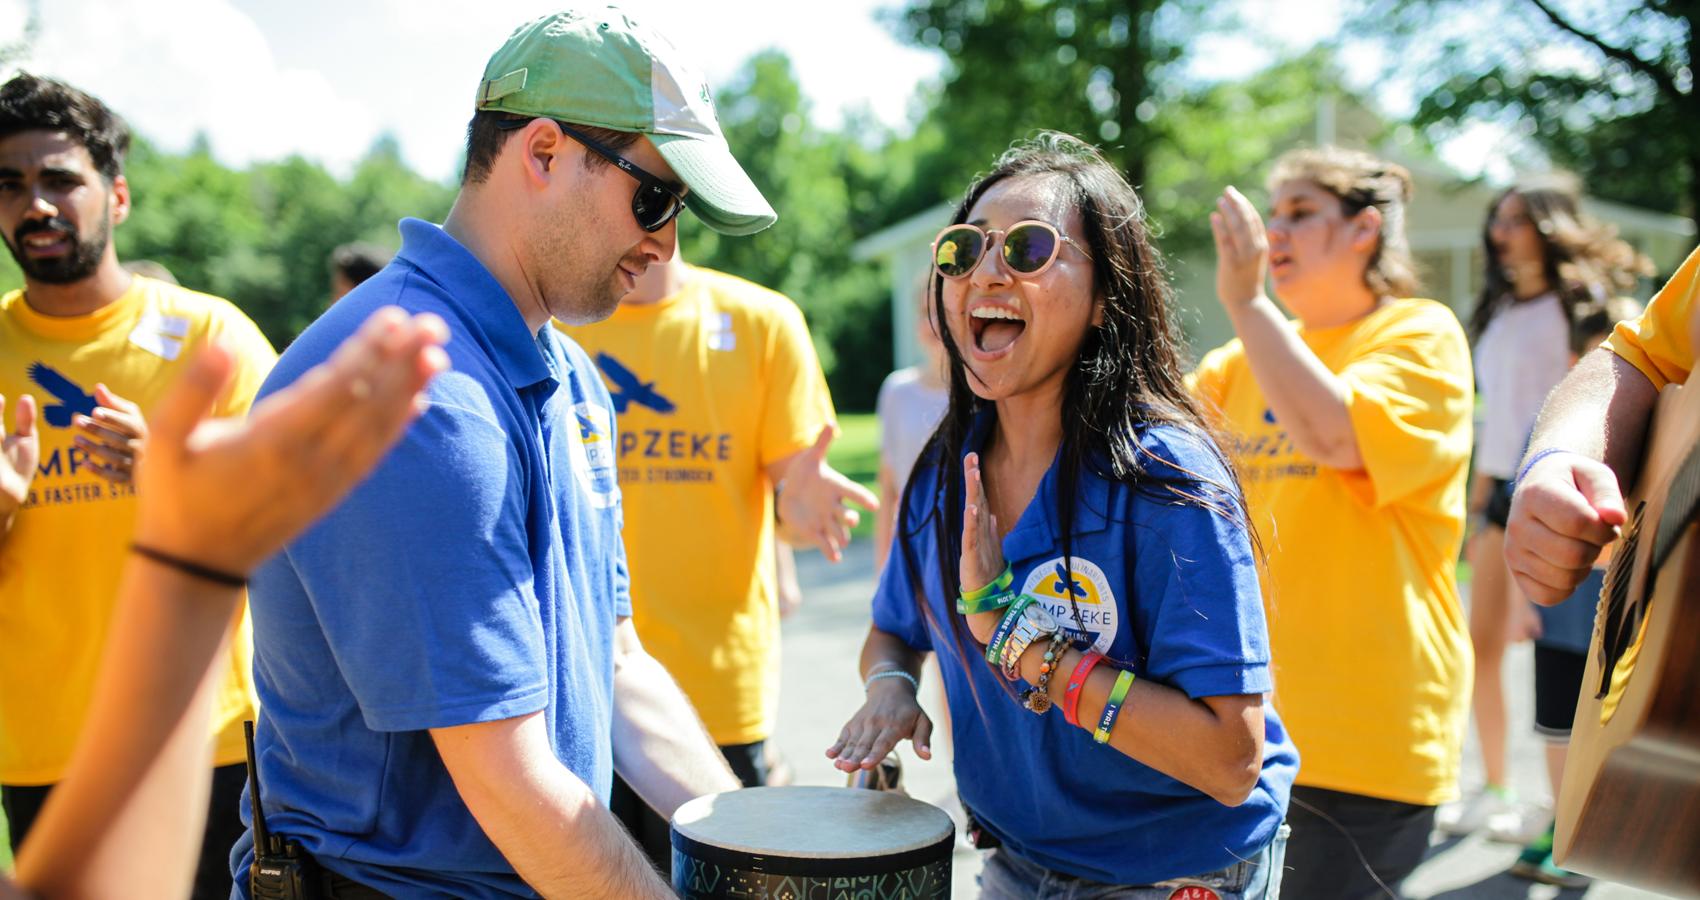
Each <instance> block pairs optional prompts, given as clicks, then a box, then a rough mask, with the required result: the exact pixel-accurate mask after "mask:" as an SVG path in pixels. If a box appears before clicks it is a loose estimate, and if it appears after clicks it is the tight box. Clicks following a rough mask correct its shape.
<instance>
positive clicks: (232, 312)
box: [0, 276, 277, 785]
mask: <svg viewBox="0 0 1700 900" xmlns="http://www.w3.org/2000/svg"><path fill="white" fill-rule="evenodd" d="M213 334H223V335H225V336H226V337H227V338H228V339H229V340H230V341H231V342H232V344H233V345H234V347H235V350H236V359H237V363H236V372H235V375H234V377H233V379H232V381H231V384H230V386H229V387H228V388H226V389H225V393H224V396H223V397H221V398H220V400H219V402H218V405H217V406H216V408H215V412H216V413H217V414H218V415H221V416H231V415H241V414H242V413H244V412H246V411H247V409H248V405H249V404H250V403H251V402H253V399H254V392H255V391H257V390H258V389H259V387H260V382H261V381H262V380H264V378H265V377H266V373H267V372H269V371H271V367H272V363H273V362H275V361H276V360H277V354H276V353H275V352H273V350H272V348H271V345H270V344H269V343H267V342H266V339H265V337H264V336H263V335H261V334H260V331H259V329H258V328H256V327H254V323H253V322H251V321H249V320H248V317H247V316H244V315H242V313H241V312H239V311H238V310H237V309H236V307H234V306H232V305H230V304H229V303H228V302H226V301H224V300H220V299H219V298H217V297H209V296H207V295H206V294H198V293H195V292H194V291H189V290H184V289H183V288H179V287H175V286H172V285H169V284H165V283H164V282H160V281H154V280H153V279H150V278H142V277H140V276H137V277H136V278H135V280H134V282H133V283H132V285H131V287H130V290H128V291H126V292H125V293H124V296H123V297H120V298H119V299H118V300H117V301H116V302H114V303H112V304H110V305H108V306H106V307H104V308H103V309H101V310H99V311H97V312H95V313H92V314H90V315H86V316H73V317H67V318H54V317H49V316H43V315H41V314H40V313H37V312H36V311H35V310H33V309H31V308H30V306H29V304H28V303H27V302H26V301H25V300H24V298H23V292H22V291H13V292H11V293H9V294H6V295H5V296H3V297H0V395H3V396H5V398H6V429H7V430H8V431H10V430H11V427H12V422H13V418H12V415H13V411H14V409H15V406H14V404H15V403H16V402H17V398H18V396H19V395H20V394H30V395H31V396H33V397H35V400H36V407H37V409H38V410H39V411H40V412H39V414H38V416H37V422H36V428H37V432H38V433H39V434H40V435H41V463H40V465H39V467H38V468H37V472H36V476H35V480H34V481H33V482H32V483H31V485H30V494H29V497H28V498H27V499H26V500H25V502H24V506H23V508H22V509H20V510H18V515H17V518H16V519H15V520H14V521H13V524H12V530H11V532H10V533H8V534H7V535H6V536H5V537H4V538H0V782H3V783H5V784H13V785H33V784H51V783H53V782H56V781H58V780H59V778H60V777H61V776H62V774H63V772H64V767H65V764H66V763H67V762H69V761H70V757H71V748H72V745H73V744H75V743H76V740H77V735H78V733H79V732H80V731H81V729H82V721H83V715H84V713H85V712H86V711H87V709H88V702H89V694H90V691H91V690H92V689H93V687H94V679H95V671H96V669H97V668H98V666H99V662H100V654H101V648H102V646H103V645H104V644H105V642H106V633H107V628H108V625H109V624H110V622H111V618H112V611H113V601H114V599H115V598H116V596H117V592H118V578H119V572H120V570H121V569H122V568H123V565H124V561H125V558H126V557H127V555H128V551H127V549H126V548H127V547H128V545H129V541H130V532H131V529H132V527H133V526H134V522H135V512H136V494H135V490H134V489H133V488H130V487H128V486H120V485H114V484H111V483H109V482H107V481H104V480H102V479H100V478H99V477H97V476H95V475H94V474H93V473H91V472H90V471H89V470H88V469H87V468H86V467H85V464H86V456H85V454H84V453H83V451H82V450H80V449H76V448H75V447H74V446H73V445H72V443H71V437H72V434H73V431H72V429H71V427H70V423H71V416H72V414H73V413H84V414H87V413H88V412H89V411H91V410H92V409H93V408H94V402H95V401H94V386H95V383H96V382H101V383H103V384H105V385H106V386H107V387H108V388H110V389H112V391H113V393H115V394H117V395H118V396H120V397H123V398H125V399H127V400H131V401H134V402H135V403H136V404H137V405H138V406H140V407H141V409H142V414H143V416H144V417H145V416H146V415H147V414H148V413H149V412H150V411H151V410H152V409H153V407H154V404H155V403H157V402H158V401H159V399H160V397H161V396H162V395H163V394H164V392H165V390H166V389H167V388H168V387H170V386H171V385H172V384H174V383H175V382H176V381H177V378H178V375H179V374H181V372H182V370H183V367H184V365H185V364H186V363H187V362H188V360H189V358H190V357H191V356H192V355H193V348H194V347H196V346H197V345H200V344H204V343H205V342H206V340H207V338H208V336H209V335H213ZM246 609H247V608H246V605H244V606H243V607H242V613H241V622H240V630H239V631H238V633H237V634H236V636H235V638H234V639H233V641H232V645H231V647H232V649H231V653H230V663H229V675H228V677H227V679H226V681H225V685H224V687H223V689H222V690H221V692H220V694H219V699H218V707H217V709H216V711H215V712H216V716H215V718H214V721H213V724H214V728H215V729H217V733H218V746H217V749H216V751H215V755H214V760H215V764H217V765H229V764H231V763H238V762H241V761H242V759H243V757H244V753H243V741H242V720H243V719H250V718H253V716H254V709H255V705H256V702H257V701H256V699H255V697H254V686H253V682H252V674H251V672H250V658H251V656H252V652H253V651H252V645H253V642H252V639H251V638H250V636H249V630H248V621H247V614H246Z"/></svg>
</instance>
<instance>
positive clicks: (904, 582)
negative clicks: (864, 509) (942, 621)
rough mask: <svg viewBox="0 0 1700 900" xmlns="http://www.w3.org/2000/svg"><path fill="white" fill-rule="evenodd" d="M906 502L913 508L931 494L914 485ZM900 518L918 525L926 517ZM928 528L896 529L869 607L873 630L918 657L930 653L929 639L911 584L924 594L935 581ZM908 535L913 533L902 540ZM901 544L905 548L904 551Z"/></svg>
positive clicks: (935, 566)
mask: <svg viewBox="0 0 1700 900" xmlns="http://www.w3.org/2000/svg"><path fill="white" fill-rule="evenodd" d="M910 501H911V505H912V506H915V507H920V506H922V505H923V504H927V503H931V502H932V492H931V490H930V489H926V486H925V485H916V490H914V491H913V492H911V494H910ZM904 518H905V519H913V520H917V521H918V520H921V519H924V518H926V516H925V514H924V513H922V514H918V515H914V516H904ZM929 528H930V522H929V524H928V525H924V526H922V527H921V528H920V529H916V528H914V527H913V526H912V525H907V524H906V525H905V527H904V528H900V529H896V530H897V531H898V534H897V535H896V536H895V537H894V538H893V540H892V544H891V554H890V555H889V556H887V557H886V562H885V569H884V570H882V571H881V572H880V578H879V586H878V587H877V588H875V590H874V603H873V613H874V627H876V628H878V629H879V630H881V631H883V632H886V633H887V634H892V635H896V636H897V638H898V639H899V640H901V641H903V643H905V644H908V645H909V646H911V647H913V648H915V649H916V650H918V651H920V652H922V653H928V652H931V651H932V649H933V637H932V634H931V633H930V632H928V631H927V622H926V614H925V613H923V612H922V611H921V608H920V606H919V605H918V603H917V602H916V600H917V598H916V596H915V582H916V581H917V580H919V581H920V583H921V585H922V590H923V591H925V590H927V589H929V580H931V581H933V582H936V581H937V579H938V554H936V553H932V552H930V548H931V547H932V543H933V541H932V534H931V532H930V530H929ZM910 532H915V533H914V534H913V536H911V537H907V538H906V537H904V535H905V534H909V533H910ZM905 543H907V544H908V545H909V546H908V547H907V548H906V547H905V546H904V544H905ZM924 599H925V598H922V600H923V602H924Z"/></svg>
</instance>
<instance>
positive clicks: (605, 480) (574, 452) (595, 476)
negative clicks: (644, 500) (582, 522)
mask: <svg viewBox="0 0 1700 900" xmlns="http://www.w3.org/2000/svg"><path fill="white" fill-rule="evenodd" d="M573 417H574V418H575V419H576V420H577V421H578V436H579V439H578V440H576V441H568V442H567V446H568V448H569V449H568V453H569V455H571V457H572V464H573V473H574V474H576V475H577V476H578V483H579V486H580V487H582V488H584V492H585V494H586V495H588V496H589V498H590V505H591V506H594V507H596V508H598V509H607V508H608V507H610V506H613V505H614V504H616V503H619V502H620V482H619V475H618V472H617V471H616V469H615V467H614V442H613V441H612V440H609V438H610V437H612V436H613V434H614V429H613V428H612V423H611V421H610V417H609V415H608V410H607V409H606V408H604V407H603V406H602V405H601V404H599V403H579V404H575V405H574V406H573Z"/></svg>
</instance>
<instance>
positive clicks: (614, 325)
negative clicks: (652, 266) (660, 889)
mask: <svg viewBox="0 0 1700 900" xmlns="http://www.w3.org/2000/svg"><path fill="white" fill-rule="evenodd" d="M560 328H561V330H562V331H563V332H565V333H566V334H568V335H569V336H571V337H572V338H573V339H574V340H576V341H578V343H579V345H580V346H582V347H583V348H584V350H585V353H587V354H588V355H589V356H590V358H591V359H592V360H595V362H596V366H597V368H598V369H599V370H600V371H601V374H602V380H603V381H604V382H605V383H606V384H607V385H608V393H609V395H610V396H611V397H612V398H613V400H614V412H615V415H616V416H618V418H619V435H620V437H619V447H618V454H619V469H620V493H621V495H622V497H623V498H624V508H625V515H626V525H625V531H624V532H623V534H624V537H625V542H626V559H627V563H628V565H629V566H630V568H631V577H632V623H633V625H635V626H636V628H637V632H638V637H639V638H641V639H642V640H643V646H644V649H645V650H647V651H649V654H650V655H651V656H653V657H655V658H656V659H657V660H659V661H660V662H661V664H662V665H663V666H666V667H667V670H668V671H669V672H671V673H672V674H673V677H674V679H676V680H677V681H678V682H679V686H680V687H681V688H682V689H683V690H684V692H685V695H686V696H688V697H690V699H691V702H692V704H693V705H695V706H696V708H697V712H698V713H699V714H701V716H702V719H703V723H704V724H705V725H707V726H708V733H709V735H710V736H712V737H713V738H714V742H715V743H717V744H720V745H722V746H726V745H731V744H747V743H752V742H755V741H759V740H764V739H766V738H767V736H768V735H769V734H770V733H772V731H773V720H774V716H775V714H776V713H777V711H778V705H779V614H778V607H777V598H776V595H775V586H774V569H773V485H771V484H770V483H769V482H768V478H767V472H766V467H767V466H768V464H770V463H772V462H775V461H777V460H781V459H784V458H785V457H787V456H789V455H791V454H793V453H795V452H797V451H798V450H801V449H803V448H805V447H808V446H809V445H811V444H813V443H814V441H815V438H816V437H818V436H819V435H820V430H821V428H823V427H824V426H826V425H827V424H829V423H831V422H833V412H832V398H831V396H830V395H829V394H828V393H827V388H826V379H825V377H824V376H823V375H822V374H821V368H820V362H819V360H818V359H817V358H816V357H815V351H814V345H813V344H811V343H810V341H809V331H808V326H807V325H806V324H804V322H803V315H802V313H801V312H800V311H798V309H797V306H796V304H794V303H792V302H791V301H790V300H789V299H787V298H786V297H785V296H783V295H781V294H777V293H775V292H773V291H770V290H768V289H766V288H763V287H760V286H758V285H755V284H751V283H750V282H747V281H744V280H742V279H739V278H734V277H732V276H730V275H723V274H721V273H719V272H714V271H711V270H708V269H700V268H699V269H692V270H691V277H690V279H689V281H688V282H687V283H686V284H685V286H684V287H683V288H682V289H681V290H680V291H679V292H678V293H676V294H674V295H673V296H671V297H667V298H665V299H663V300H661V301H659V302H657V303H653V304H644V305H634V304H622V305H621V306H620V307H619V309H617V310H615V312H614V315H613V316H611V317H609V318H608V319H607V320H605V321H602V322H598V323H596V324H593V325H585V326H578V327H572V326H560Z"/></svg>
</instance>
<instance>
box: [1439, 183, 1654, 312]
mask: <svg viewBox="0 0 1700 900" xmlns="http://www.w3.org/2000/svg"><path fill="white" fill-rule="evenodd" d="M1513 194H1515V195H1517V196H1518V197H1521V198H1522V199H1523V208H1524V209H1525V210H1527V211H1528V214H1529V220H1530V221H1531V222H1533V223H1534V224H1535V231H1536V232H1537V233H1538V234H1539V235H1540V241H1541V257H1542V262H1543V270H1544V274H1545V275H1546V280H1547V285H1548V286H1550V287H1551V288H1552V289H1553V290H1554V291H1557V292H1558V302H1559V305H1560V306H1562V307H1563V308H1564V318H1565V319H1566V320H1567V321H1568V322H1569V323H1570V326H1571V328H1572V329H1574V328H1575V327H1576V308H1577V307H1578V306H1581V305H1583V304H1598V303H1601V302H1603V301H1605V300H1607V299H1609V298H1610V297H1611V296H1613V295H1615V294H1619V293H1623V294H1627V293H1632V292H1634V290H1635V284H1636V278H1637V277H1638V276H1650V275H1652V274H1653V263H1652V261H1651V260H1649V259H1647V257H1646V256H1644V255H1642V254H1641V253H1639V252H1637V251H1636V250H1635V248H1634V247H1631V246H1629V244H1628V243H1626V242H1624V241H1621V240H1619V239H1618V237H1617V229H1616V228H1613V227H1612V226H1611V225H1605V224H1601V223H1598V222H1595V221H1594V220H1593V219H1591V218H1589V217H1588V216H1585V215H1583V214H1582V210H1581V205H1582V204H1581V200H1582V186H1581V183H1580V182H1578V181H1577V180H1576V178H1575V177H1574V176H1571V175H1566V174H1564V173H1553V174H1550V175H1545V176H1541V177H1539V178H1536V179H1531V180H1528V181H1524V182H1522V183H1520V184H1515V185H1512V186H1511V187H1509V188H1506V189H1505V190H1504V191H1501V192H1500V194H1499V196H1497V197H1495V198H1493V203H1491V204H1489V205H1488V210H1487V219H1486V220H1484V221H1483V223H1482V258H1483V260H1485V261H1486V264H1487V271H1486V272H1484V273H1483V276H1484V277H1483V279H1482V281H1483V285H1482V293H1481V296H1480V297H1477V298H1476V308H1475V311H1474V312H1472V313H1471V314H1470V340H1471V342H1472V343H1473V342H1475V341H1476V340H1479V339H1480V338H1481V336H1482V332H1483V331H1486V330H1487V326H1488V323H1489V322H1491V321H1493V317H1494V316H1495V315H1498V314H1499V311H1500V309H1502V308H1503V307H1504V306H1505V305H1506V304H1507V303H1510V302H1511V300H1512V298H1513V296H1514V295H1513V287H1514V286H1513V285H1512V283H1511V279H1510V278H1507V277H1506V274H1505V267H1504V266H1503V265H1501V264H1500V261H1499V251H1498V249H1497V248H1495V247H1494V245H1493V219H1494V216H1496V215H1498V213H1499V205H1500V204H1501V203H1504V202H1505V198H1507V197H1510V196H1511V195H1513Z"/></svg>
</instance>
